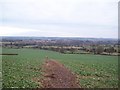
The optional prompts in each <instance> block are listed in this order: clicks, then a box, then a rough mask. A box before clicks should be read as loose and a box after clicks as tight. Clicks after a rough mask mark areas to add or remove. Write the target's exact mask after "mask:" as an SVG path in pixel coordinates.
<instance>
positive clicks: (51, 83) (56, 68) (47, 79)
mask: <svg viewBox="0 0 120 90" xmlns="http://www.w3.org/2000/svg"><path fill="white" fill-rule="evenodd" d="M43 72H44V74H43V79H42V80H41V84H42V86H43V87H44V88H80V86H79V84H78V83H77V77H76V75H75V74H73V73H72V72H71V71H70V70H69V69H67V68H66V67H65V66H64V65H63V64H61V63H59V62H58V61H55V60H46V61H45V63H44V65H43Z"/></svg>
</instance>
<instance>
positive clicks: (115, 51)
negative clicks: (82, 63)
mask: <svg viewBox="0 0 120 90" xmlns="http://www.w3.org/2000/svg"><path fill="white" fill-rule="evenodd" d="M1 46H2V47H3V48H15V49H19V48H34V49H43V50H51V51H56V52H60V53H63V54H101V55H120V44H119V41H118V40H117V39H107V38H106V39H105V38H72V37H69V38H67V37H2V40H1Z"/></svg>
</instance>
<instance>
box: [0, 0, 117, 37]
mask: <svg viewBox="0 0 120 90" xmlns="http://www.w3.org/2000/svg"><path fill="white" fill-rule="evenodd" d="M117 2H118V0H1V1H0V12H2V14H0V19H1V20H3V21H1V20H0V21H1V22H3V25H4V26H5V27H4V28H6V27H7V29H6V30H4V31H2V35H21V34H23V33H24V34H25V33H28V32H29V34H28V35H32V33H31V32H33V33H34V35H36V36H42V35H46V36H52V35H56V36H82V37H116V36H117V26H118V25H117V21H118V12H117ZM8 26H10V27H8ZM11 27H12V28H11ZM14 27H15V28H14ZM16 27H17V28H16ZM25 28H28V30H27V29H25ZM12 29H13V30H12ZM31 29H32V30H31ZM0 30H1V29H0ZM7 30H8V31H7ZM10 30H11V31H10ZM29 30H30V31H29ZM33 30H34V31H33ZM50 31H51V33H50ZM38 32H40V33H39V34H38ZM91 32H94V33H96V34H94V33H91ZM30 33H31V34H30ZM45 33H46V34H45ZM49 33H50V34H49ZM99 33H101V34H99ZM115 35H116V36H115Z"/></svg>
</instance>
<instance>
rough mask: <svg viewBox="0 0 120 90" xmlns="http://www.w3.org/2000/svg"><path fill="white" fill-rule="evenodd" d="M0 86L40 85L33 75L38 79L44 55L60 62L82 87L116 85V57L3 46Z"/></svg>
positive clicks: (40, 75)
mask: <svg viewBox="0 0 120 90" xmlns="http://www.w3.org/2000/svg"><path fill="white" fill-rule="evenodd" d="M3 54H10V55H2V71H3V76H2V77H3V87H22V88H23V87H29V88H30V87H32V88H36V87H42V85H41V84H40V82H39V83H38V82H36V81H35V80H34V78H36V77H37V78H42V75H43V72H42V71H41V70H42V64H43V63H44V61H45V59H46V56H47V57H48V59H54V60H57V61H59V62H60V63H62V64H64V65H65V66H66V67H67V68H68V69H70V70H71V71H72V72H73V73H75V74H76V75H77V79H78V81H79V84H80V86H81V87H82V88H90V87H91V88H100V87H102V88H107V87H109V88H110V87H111V88H112V87H118V86H117V85H118V57H117V56H105V55H90V54H61V53H58V52H53V51H47V50H38V49H6V48H4V49H3Z"/></svg>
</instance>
